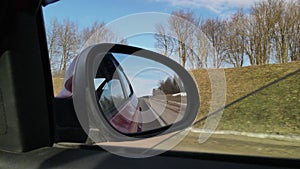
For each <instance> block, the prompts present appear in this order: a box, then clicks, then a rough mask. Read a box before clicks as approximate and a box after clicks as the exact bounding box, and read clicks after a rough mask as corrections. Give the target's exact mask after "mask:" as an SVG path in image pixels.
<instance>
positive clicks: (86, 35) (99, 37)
mask: <svg viewBox="0 0 300 169" xmlns="http://www.w3.org/2000/svg"><path fill="white" fill-rule="evenodd" d="M81 39H82V46H83V48H86V47H88V46H90V45H95V44H99V43H105V42H106V43H109V42H110V43H122V44H127V41H126V40H125V39H121V38H120V37H118V36H117V34H116V33H114V32H112V30H110V29H109V28H107V27H106V25H105V23H104V22H101V23H99V22H98V21H95V22H94V24H93V25H92V26H91V27H87V28H85V29H83V30H82V32H81Z"/></svg>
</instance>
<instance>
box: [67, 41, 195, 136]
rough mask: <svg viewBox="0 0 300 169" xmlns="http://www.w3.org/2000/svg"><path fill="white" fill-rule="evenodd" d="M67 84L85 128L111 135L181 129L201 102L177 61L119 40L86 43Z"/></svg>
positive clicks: (152, 134)
mask: <svg viewBox="0 0 300 169" xmlns="http://www.w3.org/2000/svg"><path fill="white" fill-rule="evenodd" d="M72 88H73V89H72V90H73V101H74V108H75V111H76V114H77V117H78V120H79V122H80V124H81V126H82V127H83V129H84V130H85V132H86V133H91V131H98V132H99V133H100V135H101V133H102V135H105V136H103V137H105V138H106V139H108V140H110V141H111V140H118V141H125V140H131V139H138V138H148V137H151V136H157V135H161V134H168V133H171V132H174V131H179V130H183V129H186V128H187V127H189V126H191V124H192V123H193V121H194V120H195V118H196V116H197V113H198V108H199V104H200V103H199V95H198V90H197V87H196V84H195V82H194V80H193V78H192V77H191V75H190V74H189V73H188V71H186V70H185V69H184V68H183V67H181V66H180V65H179V64H178V63H176V62H175V61H173V60H172V59H170V58H167V57H166V56H163V55H161V54H158V53H155V52H152V51H149V50H145V49H141V48H137V47H132V46H126V45H120V44H99V45H95V46H91V47H88V48H87V49H85V50H84V51H83V52H82V53H81V54H80V57H79V58H78V60H77V63H76V66H75V72H74V79H73V86H72ZM92 139H93V140H94V141H96V142H97V140H98V139H97V138H92Z"/></svg>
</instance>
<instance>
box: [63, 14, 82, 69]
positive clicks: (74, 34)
mask: <svg viewBox="0 0 300 169" xmlns="http://www.w3.org/2000/svg"><path fill="white" fill-rule="evenodd" d="M79 43H80V40H79V35H78V28H77V25H76V24H75V23H74V22H72V21H70V20H68V19H67V20H64V21H63V23H62V24H61V25H60V27H59V40H58V46H59V48H60V50H61V59H60V64H59V70H60V74H61V75H63V74H64V73H65V72H66V69H67V65H68V63H69V62H70V60H71V59H73V58H74V57H75V56H76V55H77V54H78V52H79Z"/></svg>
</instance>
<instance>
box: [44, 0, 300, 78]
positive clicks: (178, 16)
mask: <svg viewBox="0 0 300 169" xmlns="http://www.w3.org/2000/svg"><path fill="white" fill-rule="evenodd" d="M155 29H156V34H155V35H154V38H155V47H156V48H157V49H158V50H159V51H160V52H161V53H162V54H164V55H165V56H167V57H172V58H174V59H177V60H178V62H179V63H180V64H181V65H182V66H184V67H186V68H189V69H198V68H219V67H222V66H223V67H224V66H226V67H242V66H246V65H263V64H270V63H287V62H292V61H300V0H291V1H286V0H265V1H260V2H258V3H256V4H254V5H253V6H252V7H251V8H250V10H249V11H245V10H243V9H239V10H237V12H235V13H233V14H231V15H230V16H228V17H226V18H220V17H216V18H209V19H203V18H202V17H199V16H198V17H197V16H196V15H195V14H194V13H193V12H192V11H190V10H187V11H183V10H177V11H173V12H172V15H170V17H169V18H168V21H167V22H166V23H164V24H162V23H160V24H157V25H156V28H155ZM47 40H48V49H49V58H50V63H51V68H52V74H53V75H54V76H63V75H64V73H65V71H66V69H67V66H68V64H69V63H70V62H71V60H72V59H73V58H74V57H75V56H77V55H78V54H79V52H80V50H81V49H83V48H84V47H87V46H89V45H92V44H97V43H101V42H114V43H115V42H118V43H125V44H126V40H124V39H121V38H120V37H118V36H117V35H116V34H115V33H114V32H112V31H111V30H110V29H109V28H107V27H106V26H105V23H104V22H94V24H93V25H91V26H90V27H86V28H83V29H81V30H79V29H78V25H77V24H76V23H75V22H73V21H71V20H69V19H65V20H61V21H59V20H58V19H56V18H55V19H53V20H52V21H51V22H50V24H49V25H47Z"/></svg>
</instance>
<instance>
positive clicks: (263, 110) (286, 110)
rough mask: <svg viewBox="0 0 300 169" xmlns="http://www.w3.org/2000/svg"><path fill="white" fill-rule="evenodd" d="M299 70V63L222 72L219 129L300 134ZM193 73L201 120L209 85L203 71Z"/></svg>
mask: <svg viewBox="0 0 300 169" xmlns="http://www.w3.org/2000/svg"><path fill="white" fill-rule="evenodd" d="M299 69H300V63H299V62H295V63H288V64H276V65H264V66H251V67H244V68H232V69H225V75H226V83H227V96H226V105H227V106H226V109H225V111H224V113H223V117H222V119H221V121H220V123H219V125H218V129H219V130H235V131H246V132H258V133H272V134H289V135H295V134H300V72H299ZM192 73H193V75H194V77H195V79H196V82H197V84H198V87H199V90H200V98H201V107H200V114H199V116H198V119H201V118H203V117H205V116H206V115H207V113H208V110H209V106H210V95H211V88H210V85H211V84H210V82H209V78H208V73H207V71H206V70H196V71H193V72H192ZM203 123H204V121H203V122H202V123H198V124H196V125H195V126H196V127H199V128H200V127H202V125H203Z"/></svg>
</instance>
